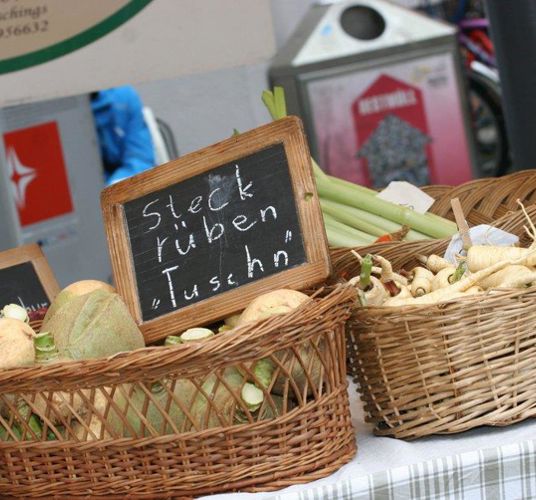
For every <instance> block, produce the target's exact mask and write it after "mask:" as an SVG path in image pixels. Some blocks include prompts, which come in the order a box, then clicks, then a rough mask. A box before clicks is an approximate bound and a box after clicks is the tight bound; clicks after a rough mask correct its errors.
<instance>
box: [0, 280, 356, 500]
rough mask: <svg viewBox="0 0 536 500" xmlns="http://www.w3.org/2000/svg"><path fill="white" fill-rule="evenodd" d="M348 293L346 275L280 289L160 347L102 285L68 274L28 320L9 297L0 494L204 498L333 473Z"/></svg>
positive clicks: (343, 388)
mask: <svg viewBox="0 0 536 500" xmlns="http://www.w3.org/2000/svg"><path fill="white" fill-rule="evenodd" d="M354 300H355V291H354V290H353V289H352V288H351V287H348V286H338V287H335V288H333V289H331V290H329V291H328V290H325V291H318V292H316V294H315V295H313V296H308V295H305V294H303V293H301V292H296V291H293V290H278V291H274V292H270V293H268V294H266V295H263V296H260V297H258V298H257V299H256V300H254V301H253V302H251V304H250V305H249V306H248V307H247V308H246V310H244V312H243V313H242V314H241V315H240V316H238V317H233V318H229V319H228V320H227V321H226V323H224V324H220V325H216V326H215V327H214V328H212V329H207V328H192V329H190V330H187V331H186V332H182V333H181V332H178V333H180V334H177V335H176V336H172V337H168V338H167V340H166V345H164V346H156V347H145V346H144V342H143V337H142V335H141V333H140V332H139V330H138V328H137V326H136V325H135V324H134V322H133V320H132V319H131V318H130V316H129V315H128V312H127V310H126V306H125V305H124V304H123V302H122V301H121V299H120V298H119V296H118V295H117V294H115V293H114V292H113V291H112V290H110V289H109V287H107V286H106V285H104V284H99V283H98V282H84V283H81V284H80V283H79V284H75V285H74V286H71V287H68V289H66V290H64V291H62V292H61V293H60V295H59V296H58V297H57V299H56V301H55V302H54V303H53V304H52V306H51V308H50V309H49V311H48V313H47V314H46V317H45V318H44V321H43V318H41V319H39V320H36V321H32V322H31V323H30V325H29V324H28V323H27V320H28V318H27V317H26V313H25V311H24V310H23V309H22V308H17V307H16V306H12V305H11V306H9V307H7V308H4V317H3V318H2V319H0V336H1V338H2V345H3V346H7V348H6V349H5V351H4V356H3V357H2V364H1V366H0V368H1V369H0V497H2V498H5V497H9V496H22V497H24V498H33V497H39V496H47V497H51V496H53V495H64V496H67V497H71V498H72V497H75V496H79V495H89V494H91V495H102V496H105V497H107V496H112V495H119V496H126V495H128V497H129V498H137V497H144V495H152V496H153V497H159V496H161V497H164V496H166V495H168V496H169V495H172V494H173V495H179V496H180V495H199V494H203V493H212V492H219V491H229V490H231V491H232V490H237V489H242V490H248V489H249V490H251V489H273V488H281V487H283V486H287V485H290V484H296V483H299V482H306V481H310V480H313V479H317V478H320V477H323V476H325V475H327V474H329V473H331V472H333V471H334V470H336V469H337V468H339V467H340V466H341V465H342V464H344V463H345V462H347V461H348V460H350V459H351V457H352V456H353V455H354V453H355V450H356V447H355V436H354V432H353V429H352V425H351V419H350V413H349V408H348V394H347V381H346V376H345V374H346V366H345V341H344V323H345V321H346V319H347V317H348V316H349V314H350V309H351V305H352V303H353V301H354ZM32 327H33V329H32ZM39 331H40V333H37V332H39Z"/></svg>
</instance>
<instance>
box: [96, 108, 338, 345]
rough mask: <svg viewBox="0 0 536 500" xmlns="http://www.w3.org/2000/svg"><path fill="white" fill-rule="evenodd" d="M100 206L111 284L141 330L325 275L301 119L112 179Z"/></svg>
mask: <svg viewBox="0 0 536 500" xmlns="http://www.w3.org/2000/svg"><path fill="white" fill-rule="evenodd" d="M102 205H103V211H104V218H105V223H106V228H107V234H108V241H109V245H110V249H111V255H112V265H113V268H114V276H115V278H116V285H117V288H118V290H119V292H120V293H121V295H122V296H123V298H124V299H125V300H126V302H127V303H128V304H129V307H130V308H131V311H132V313H133V314H134V316H135V318H136V319H137V321H138V322H139V323H140V324H141V328H142V330H143V332H144V334H145V336H146V339H147V340H148V341H151V340H155V339H157V338H161V337H165V336H166V335H169V334H171V333H177V332H178V331H180V330H181V329H185V328H187V327H190V326H195V325H202V324H206V323H209V322H211V321H214V320H218V319H221V318H223V317H225V316H227V315H229V314H232V313H235V312H237V311H239V310H241V309H243V308H244V307H245V306H246V305H247V304H248V302H249V301H250V300H251V299H253V298H254V297H255V296H257V295H259V294H260V293H263V292H265V291H268V290H272V289H275V288H294V289H299V288H307V287H309V286H311V285H313V284H315V283H317V282H319V281H322V280H323V279H325V278H326V277H327V276H328V274H329V256H328V249H327V243H326V239H325V234H324V228H323V224H322V218H321V212H320V208H319V204H318V198H317V195H316V191H315V187H314V181H313V177H312V171H311V166H310V156H309V152H308V150H307V146H306V143H305V139H304V136H303V132H302V128H301V123H300V122H299V120H298V119H297V118H286V119H284V120H279V121H278V122H275V123H273V124H270V125H266V126H264V127H260V128H258V129H255V130H252V131H250V132H247V133H244V134H240V135H239V136H237V137H233V138H231V139H228V140H226V141H223V142H221V143H219V144H216V145H214V146H210V147H209V148H206V149H204V150H201V151H198V152H196V153H192V154H190V155H187V156H185V157H183V158H180V159H178V160H175V161H172V162H170V163H168V164H166V165H163V166H160V167H158V168H156V169H153V170H152V171H149V172H145V173H143V174H140V175H139V176H136V177H134V178H131V179H128V180H126V181H124V182H121V183H119V184H116V185H114V186H111V187H109V188H107V189H106V190H104V192H103V195H102Z"/></svg>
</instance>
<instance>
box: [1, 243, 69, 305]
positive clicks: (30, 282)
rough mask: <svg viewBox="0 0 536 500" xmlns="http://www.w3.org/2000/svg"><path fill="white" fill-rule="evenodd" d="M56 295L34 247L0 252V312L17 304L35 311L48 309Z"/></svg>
mask: <svg viewBox="0 0 536 500" xmlns="http://www.w3.org/2000/svg"><path fill="white" fill-rule="evenodd" d="M58 292H59V286H58V283H57V281H56V279H55V277H54V275H53V273H52V270H51V269H50V267H49V266H48V263H47V260H46V258H45V256H44V255H43V252H42V251H41V248H40V247H39V246H38V245H36V244H31V245H25V246H22V247H18V248H14V249H11V250H7V251H5V252H0V308H2V307H4V306H5V305H7V304H19V305H21V306H23V307H25V308H26V309H27V310H28V311H36V310H38V309H41V308H43V307H48V306H49V305H50V303H51V301H52V300H53V298H54V297H55V296H56V295H57V293H58Z"/></svg>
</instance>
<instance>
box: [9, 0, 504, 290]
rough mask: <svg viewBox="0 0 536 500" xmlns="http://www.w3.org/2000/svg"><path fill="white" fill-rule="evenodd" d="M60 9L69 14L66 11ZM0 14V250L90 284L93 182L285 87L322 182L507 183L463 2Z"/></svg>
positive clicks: (281, 3)
mask: <svg viewBox="0 0 536 500" xmlns="http://www.w3.org/2000/svg"><path fill="white" fill-rule="evenodd" d="M75 4H76V5H75ZM70 6H71V7H70V8H69V9H65V3H63V5H61V0H41V1H37V0H6V1H4V2H2V3H0V14H1V15H0V105H1V108H0V133H1V134H2V137H3V140H2V141H0V227H1V228H2V229H1V233H0V250H2V249H7V248H11V247H14V246H17V245H20V244H24V243H29V242H33V241H37V242H39V243H40V244H41V246H42V247H43V250H44V251H45V253H46V254H47V257H48V259H49V260H50V262H51V264H52V266H53V268H54V270H55V272H56V273H57V275H58V279H59V281H60V282H61V283H62V284H63V283H66V282H68V281H74V280H75V279H80V278H83V277H86V276H92V277H94V278H97V279H98V278H101V279H106V278H107V277H109V273H110V269H109V263H108V261H107V259H106V258H103V257H102V256H103V255H107V250H106V243H105V240H104V232H103V230H102V221H101V216H100V207H99V194H100V191H101V190H102V189H103V188H104V187H105V186H106V185H109V184H111V183H114V182H117V181H119V180H121V179H124V178H126V177H128V176H130V175H134V174H136V173H138V172H141V171H143V170H146V169H149V168H152V167H154V166H156V165H159V164H161V163H165V162H167V161H169V160H171V159H173V158H177V157H180V156H182V155H185V154H188V153H190V152H192V151H195V150H197V149H200V148H202V147H205V146H207V145H210V144H212V143H215V142H218V141H220V140H222V139H225V138H227V137H229V136H230V135H232V133H233V129H237V130H239V131H245V130H249V129H252V128H255V127H257V126H259V125H261V124H264V123H267V122H268V121H270V117H269V115H268V113H267V111H266V109H265V107H264V105H263V103H262V101H261V94H262V91H263V90H264V89H267V88H270V87H272V86H273V85H280V86H282V87H283V88H284V89H285V94H286V98H287V106H288V111H289V113H290V114H296V115H298V116H300V117H301V118H302V120H303V122H304V126H305V130H306V133H307V137H308V141H309V145H310V148H311V151H312V154H313V155H314V156H315V158H316V159H317V161H318V163H319V164H320V166H321V167H322V168H323V169H324V170H325V171H327V172H330V173H331V174H333V175H335V176H338V177H341V178H345V179H347V180H351V181H353V182H357V183H360V184H363V185H368V186H371V187H374V188H379V187H383V186H385V185H387V184H388V183H389V181H391V180H407V181H410V182H412V183H413V184H416V185H424V184H450V185H455V184H459V183H462V182H465V181H467V180H470V179H472V178H478V177H483V176H500V175H504V174H505V173H507V172H509V171H511V170H512V169H513V168H514V166H513V165H512V161H511V157H512V155H511V151H510V147H509V140H508V135H507V129H506V124H505V113H504V110H503V101H502V96H501V87H502V86H501V83H500V79H499V71H498V68H497V60H496V55H495V50H494V44H493V41H492V40H493V39H492V36H491V34H490V27H489V20H488V18H487V16H486V8H485V5H484V4H483V2H482V1H478V0H456V1H453V0H445V1H441V0H397V1H386V0H356V1H348V0H345V1H313V0H258V1H255V2H248V1H247V0H226V1H215V0H203V1H197V2H195V1H192V0H177V1H173V0H159V1H158V2H156V1H152V2H151V1H148V0H134V1H127V0H110V1H107V2H103V1H102V0H95V1H94V2H90V3H89V2H83V1H82V2H80V1H79V0H77V1H76V2H73V3H72V4H70Z"/></svg>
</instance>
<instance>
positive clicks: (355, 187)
mask: <svg viewBox="0 0 536 500" xmlns="http://www.w3.org/2000/svg"><path fill="white" fill-rule="evenodd" d="M315 173H316V171H315ZM324 176H325V177H327V178H328V180H330V181H332V182H334V183H335V184H337V185H339V186H346V187H348V188H350V189H353V190H355V192H356V196H357V195H358V193H365V194H368V195H371V196H376V195H377V194H378V193H377V192H376V191H374V190H373V189H370V188H368V187H365V186H360V185H359V184H354V183H353V182H350V181H347V180H345V179H339V178H338V177H333V176H332V175H326V174H324ZM421 215H423V216H424V217H427V218H429V219H433V220H434V221H436V222H439V223H440V224H444V225H445V227H447V226H449V227H452V231H453V232H452V234H454V233H456V232H457V231H458V227H457V226H456V224H455V223H454V222H453V221H450V220H448V219H445V218H444V217H441V216H439V215H436V214H433V213H432V212H426V213H425V214H421Z"/></svg>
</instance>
